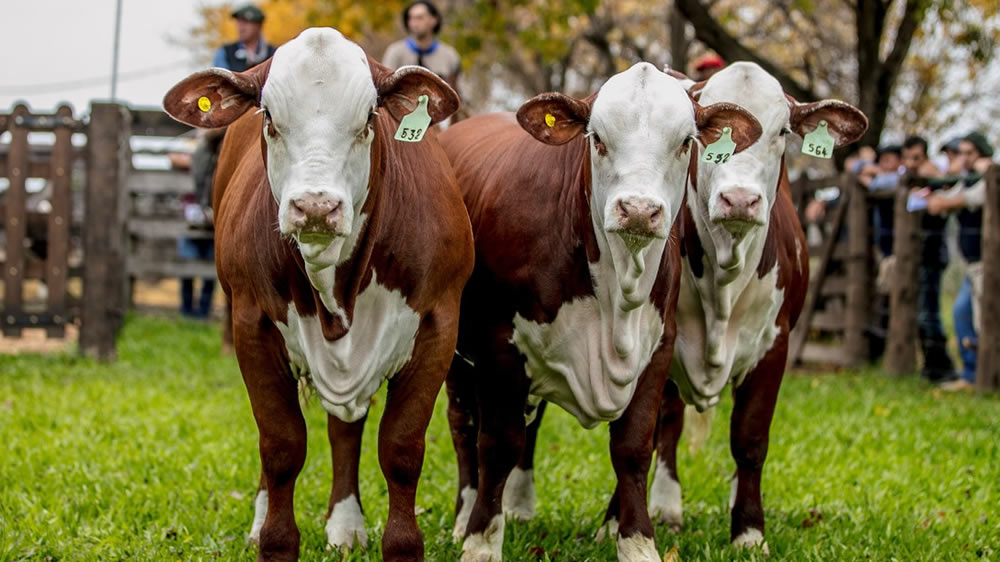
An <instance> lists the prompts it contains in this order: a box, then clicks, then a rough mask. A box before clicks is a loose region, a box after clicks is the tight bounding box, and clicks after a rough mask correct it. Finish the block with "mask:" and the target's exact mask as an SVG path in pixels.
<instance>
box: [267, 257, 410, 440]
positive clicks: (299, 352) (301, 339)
mask: <svg viewBox="0 0 1000 562" xmlns="http://www.w3.org/2000/svg"><path fill="white" fill-rule="evenodd" d="M276 325H277V326H278V330H279V331H280V332H281V335H282V337H283V338H284V340H285V346H286V347H287V349H288V358H289V360H290V362H291V366H292V371H293V372H294V373H295V374H296V375H297V376H306V375H309V376H310V377H311V381H312V383H313V384H314V385H315V386H316V391H317V394H318V395H319V398H320V402H321V403H322V404H323V408H324V409H326V411H327V412H329V413H331V414H333V415H334V416H336V417H337V418H338V419H340V420H342V421H344V422H353V421H357V420H359V419H361V417H362V416H364V415H365V413H366V412H367V411H368V406H369V404H370V403H371V397H372V396H373V395H374V394H375V392H376V391H377V390H378V388H379V387H380V386H381V385H382V381H384V380H386V379H388V378H390V377H392V376H393V375H395V374H396V373H397V372H399V370H400V369H402V368H403V365H405V364H406V363H407V361H409V360H410V357H411V356H412V354H413V346H414V343H415V339H416V335H417V328H418V327H419V325H420V316H419V315H418V314H417V313H416V311H414V310H413V309H412V308H410V307H409V305H407V304H406V299H405V298H404V297H403V295H402V294H401V293H400V292H399V291H397V290H389V289H386V288H385V287H383V286H382V285H379V284H378V283H377V281H376V279H375V276H374V274H373V276H372V281H371V283H370V284H369V285H368V287H367V288H365V290H364V291H363V292H362V293H361V294H360V295H358V298H357V301H356V303H355V305H354V323H353V324H352V325H351V328H350V330H348V332H347V333H346V334H345V335H344V337H342V338H340V339H338V340H336V341H328V340H327V339H326V338H324V337H323V329H322V327H321V326H320V323H319V319H318V318H317V317H315V316H308V317H302V316H299V313H298V311H297V310H296V309H295V304H294V303H289V305H288V324H283V323H281V322H276Z"/></svg>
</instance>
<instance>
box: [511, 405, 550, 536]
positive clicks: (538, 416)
mask: <svg viewBox="0 0 1000 562" xmlns="http://www.w3.org/2000/svg"><path fill="white" fill-rule="evenodd" d="M545 404H547V402H545V401H544V400H542V401H541V402H539V404H538V406H536V407H535V409H534V410H535V412H534V419H532V420H531V423H529V424H528V425H527V427H525V429H524V450H522V451H521V458H520V460H519V461H518V462H517V466H515V467H514V469H513V470H511V472H510V476H508V477H507V484H506V485H504V489H503V512H504V515H505V516H506V517H508V518H513V519H519V520H521V521H528V520H530V519H532V518H534V517H535V475H534V466H535V444H536V443H537V441H538V428H539V426H541V425H542V415H543V414H544V413H545Z"/></svg>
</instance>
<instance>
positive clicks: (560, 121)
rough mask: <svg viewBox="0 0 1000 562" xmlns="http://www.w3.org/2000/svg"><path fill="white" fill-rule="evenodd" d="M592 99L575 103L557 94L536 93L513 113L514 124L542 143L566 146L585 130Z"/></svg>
mask: <svg viewBox="0 0 1000 562" xmlns="http://www.w3.org/2000/svg"><path fill="white" fill-rule="evenodd" d="M593 99H594V96H590V97H589V98H587V99H583V100H578V99H576V98H573V97H570V96H567V95H565V94H560V93H558V92H549V93H546V94H539V95H537V96H535V97H533V98H531V99H530V100H528V101H526V102H524V104H523V105H521V107H520V109H518V110H517V122H518V123H519V124H520V125H521V128H523V129H524V130H525V131H528V133H529V134H531V136H533V137H535V138H536V139H538V140H540V141H542V142H544V143H545V144H553V145H559V144H566V143H567V142H569V141H571V140H573V139H574V138H576V136H577V135H579V134H581V133H583V131H584V130H585V129H586V128H587V122H588V121H590V108H591V106H592V105H593Z"/></svg>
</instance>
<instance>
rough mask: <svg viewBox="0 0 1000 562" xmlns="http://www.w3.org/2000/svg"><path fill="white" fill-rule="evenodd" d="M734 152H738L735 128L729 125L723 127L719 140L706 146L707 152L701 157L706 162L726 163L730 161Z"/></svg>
mask: <svg viewBox="0 0 1000 562" xmlns="http://www.w3.org/2000/svg"><path fill="white" fill-rule="evenodd" d="M734 152H736V143H735V142H733V130H732V129H730V128H729V127H723V128H722V135H721V136H720V137H719V140H717V141H715V142H713V143H712V144H710V145H708V146H706V147H705V154H704V155H703V156H702V157H701V159H702V161H704V162H714V163H716V164H725V163H726V162H729V157H730V156H732V155H733V153H734Z"/></svg>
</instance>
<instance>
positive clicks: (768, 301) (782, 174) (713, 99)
mask: <svg viewBox="0 0 1000 562" xmlns="http://www.w3.org/2000/svg"><path fill="white" fill-rule="evenodd" d="M692 93H693V94H694V96H695V98H696V99H698V100H699V102H700V103H725V102H731V101H735V100H739V102H740V104H742V105H743V106H744V107H746V109H747V110H749V111H750V112H751V113H752V114H753V115H754V116H755V117H756V118H757V120H758V121H760V124H761V126H762V127H763V134H762V135H761V137H760V141H758V142H757V143H756V144H754V145H753V146H751V147H750V148H749V149H747V150H745V151H743V152H742V153H740V154H735V155H733V157H732V158H731V159H730V160H729V161H728V162H726V163H725V164H721V165H716V164H713V163H708V162H704V161H700V160H699V161H698V162H697V166H696V168H695V167H693V168H692V173H691V177H690V183H689V185H688V193H687V205H686V206H685V208H684V209H683V210H682V211H681V216H680V218H679V219H678V223H679V224H680V230H681V252H682V254H683V256H684V260H683V267H684V272H683V274H682V275H681V290H680V297H679V299H678V303H677V317H676V319H677V342H676V344H675V353H674V361H673V365H672V366H671V371H670V380H671V382H670V383H668V385H667V388H666V390H665V392H664V402H663V406H662V408H661V413H660V415H661V419H660V423H659V427H658V439H657V440H658V442H657V464H656V471H655V473H654V480H653V484H652V486H651V488H650V512H651V515H652V516H653V517H655V518H656V519H658V520H660V521H663V522H666V523H669V524H671V525H672V526H675V527H678V526H680V525H681V523H682V507H681V491H680V484H679V482H678V478H677V463H676V448H677V440H678V438H679V437H680V433H681V429H682V427H683V423H684V416H683V410H684V402H687V403H689V404H692V405H694V406H695V407H697V408H698V409H699V410H705V409H706V408H710V407H712V406H714V405H715V404H717V403H718V401H719V398H720V396H721V393H722V391H723V390H724V389H725V387H726V386H727V385H731V386H732V388H733V412H732V418H731V420H730V449H731V451H732V454H733V459H734V460H735V461H736V473H735V474H734V476H733V479H732V495H731V497H730V509H731V516H732V523H731V527H730V539H731V540H732V542H733V545H734V546H737V547H747V546H757V545H760V547H761V548H762V549H764V550H765V551H766V549H767V544H766V543H764V542H763V541H764V510H763V507H762V505H761V493H760V481H761V470H762V468H763V465H764V461H765V459H766V456H767V445H768V438H769V433H770V426H771V418H772V416H773V414H774V407H775V403H776V401H777V398H778V388H779V386H780V385H781V379H782V377H783V376H784V372H785V364H786V359H787V355H788V337H789V333H790V331H791V329H792V328H793V327H794V326H795V323H796V321H797V320H798V317H799V313H800V312H801V310H802V305H803V302H804V300H805V295H806V288H807V286H808V281H809V256H808V253H807V247H806V241H805V236H804V233H803V230H802V227H801V225H800V224H799V221H798V215H797V214H796V212H795V208H794V206H793V204H792V199H791V192H790V188H789V184H788V171H787V169H786V166H785V159H784V155H785V143H786V137H787V135H788V134H789V133H792V132H794V133H796V134H798V135H806V134H807V133H810V132H812V131H814V130H815V129H816V128H817V126H818V125H819V123H820V122H823V121H825V122H826V123H827V124H828V130H829V133H830V135H831V136H832V137H833V140H834V141H835V143H836V146H838V147H839V146H844V145H847V144H850V143H852V142H854V141H856V140H858V139H859V138H861V135H862V134H864V132H865V130H866V129H867V128H868V120H867V118H866V117H865V116H864V114H863V113H861V111H860V110H858V109H857V108H855V107H853V106H851V105H849V104H847V103H844V102H841V101H837V100H822V101H817V102H811V103H798V102H796V101H795V100H793V99H792V98H790V97H788V96H786V95H785V93H784V91H783V90H782V88H781V86H780V84H779V83H778V81H777V80H776V79H775V78H774V77H772V76H771V75H770V74H768V73H767V72H765V71H764V70H763V69H761V68H760V67H759V66H758V65H756V64H753V63H735V64H732V65H730V66H728V67H726V68H725V69H723V70H721V71H719V72H717V73H716V74H714V75H713V76H712V77H711V78H710V79H709V80H708V81H707V82H705V83H700V84H696V85H695V86H694V87H693V88H692ZM682 399H683V401H682Z"/></svg>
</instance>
